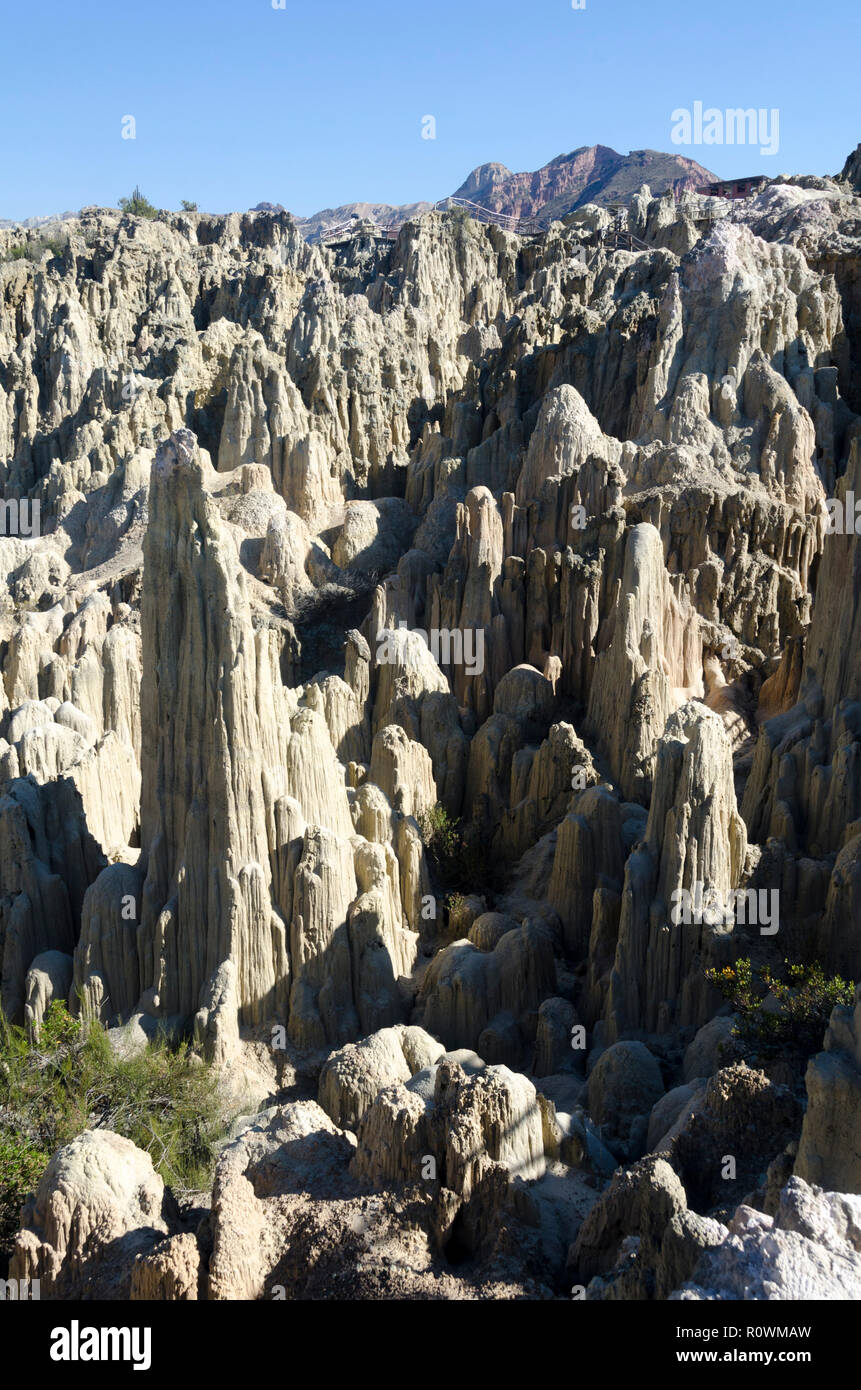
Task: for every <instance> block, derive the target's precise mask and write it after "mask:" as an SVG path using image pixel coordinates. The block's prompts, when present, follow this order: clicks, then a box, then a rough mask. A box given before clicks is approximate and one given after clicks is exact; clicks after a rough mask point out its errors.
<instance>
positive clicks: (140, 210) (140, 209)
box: [120, 186, 158, 221]
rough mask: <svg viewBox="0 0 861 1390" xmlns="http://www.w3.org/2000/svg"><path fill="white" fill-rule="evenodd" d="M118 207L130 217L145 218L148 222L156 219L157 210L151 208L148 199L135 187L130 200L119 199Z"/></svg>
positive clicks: (151, 205)
mask: <svg viewBox="0 0 861 1390" xmlns="http://www.w3.org/2000/svg"><path fill="white" fill-rule="evenodd" d="M120 207H121V208H122V210H123V212H128V213H130V214H131V216H132V217H146V218H148V219H149V220H150V221H152V220H153V219H154V218H156V217H158V208H157V207H154V206H153V204H152V203H151V202H150V200H149V198H145V197H144V195H143V193H141V191H140V189H139V188H138V187H137V186H135V188H134V190H133V192H132V195H131V197H130V198H120Z"/></svg>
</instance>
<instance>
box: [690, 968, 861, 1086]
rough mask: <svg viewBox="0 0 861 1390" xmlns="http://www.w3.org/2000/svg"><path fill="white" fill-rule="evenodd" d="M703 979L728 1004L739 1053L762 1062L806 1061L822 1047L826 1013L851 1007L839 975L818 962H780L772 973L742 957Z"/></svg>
mask: <svg viewBox="0 0 861 1390" xmlns="http://www.w3.org/2000/svg"><path fill="white" fill-rule="evenodd" d="M706 979H707V980H709V981H710V983H711V984H713V985H716V986H717V988H718V989H719V990H720V991H721V993H722V994H723V996H724V998H725V999H729V1000H730V1001H731V1003H732V1006H733V1008H734V1009H735V1012H736V1014H737V1016H738V1017H737V1022H736V1024H735V1027H734V1028H733V1037H734V1038H736V1039H737V1041H738V1043H739V1045H740V1047H741V1049H742V1050H743V1051H744V1053H745V1055H747V1056H750V1057H753V1058H756V1059H759V1060H761V1061H764V1062H767V1061H770V1060H772V1059H774V1058H776V1057H785V1058H786V1059H787V1060H788V1061H789V1062H790V1063H795V1064H801V1063H804V1062H806V1061H807V1059H808V1057H811V1056H812V1055H813V1053H814V1052H818V1051H819V1050H820V1048H821V1047H822V1039H823V1036H824V1033H825V1029H826V1027H827V1025H828V1020H829V1018H830V1016H831V1011H832V1010H833V1009H834V1008H835V1007H836V1006H837V1005H838V1004H851V1003H852V999H853V995H854V991H855V986H854V984H853V983H852V982H851V981H849V980H844V979H842V977H841V976H840V975H833V976H831V977H830V978H829V977H827V976H826V974H825V972H824V970H823V969H822V966H821V965H820V964H819V963H818V962H814V963H813V964H799V963H798V962H793V961H788V960H785V961H784V962H783V970H782V972H781V974H780V975H776V974H773V973H772V970H771V968H770V967H769V966H761V967H759V968H757V967H755V966H753V965H752V964H751V962H750V960H749V959H748V958H746V957H745V958H744V959H741V960H737V961H736V962H735V965H728V966H725V967H724V968H723V969H722V970H707V971H706ZM766 999H768V1001H769V1002H768V1005H767V1006H765V1007H764V1005H765V1001H766Z"/></svg>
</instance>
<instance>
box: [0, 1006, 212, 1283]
mask: <svg viewBox="0 0 861 1390" xmlns="http://www.w3.org/2000/svg"><path fill="white" fill-rule="evenodd" d="M226 1125H227V1120H226V1117H225V1116H224V1114H223V1111H222V1107H221V1104H220V1101H219V1094H218V1078H217V1074H216V1073H215V1071H214V1069H213V1068H212V1067H210V1066H207V1065H205V1064H204V1063H203V1062H201V1060H200V1058H199V1057H196V1056H195V1055H194V1054H193V1053H192V1052H191V1051H190V1050H189V1049H188V1047H187V1046H185V1045H183V1046H180V1047H178V1048H176V1049H171V1048H170V1047H169V1046H168V1045H167V1044H166V1043H164V1042H159V1043H155V1044H152V1045H150V1046H149V1047H147V1048H146V1049H145V1050H144V1051H142V1052H140V1053H138V1054H137V1055H134V1056H128V1057H119V1056H117V1054H116V1053H115V1051H114V1050H113V1048H112V1047H111V1044H110V1041H109V1039H108V1036H107V1033H106V1032H105V1030H104V1029H103V1028H101V1027H100V1026H99V1025H98V1024H91V1025H89V1026H86V1025H84V1024H82V1023H81V1022H80V1021H79V1020H78V1019H74V1018H72V1017H71V1016H70V1015H69V1013H68V1011H67V1010H66V1008H65V1006H64V1005H63V1004H61V1003H59V1002H57V1001H55V1002H54V1003H52V1004H51V1006H50V1008H49V1009H48V1012H47V1014H46V1016H45V1019H44V1021H43V1023H42V1027H41V1029H40V1031H39V1037H38V1039H30V1038H29V1037H28V1036H27V1033H26V1032H25V1031H24V1029H22V1028H16V1027H13V1026H12V1025H10V1024H9V1023H8V1022H7V1020H6V1019H5V1018H4V1017H3V1016H2V1014H0V1258H2V1256H3V1255H4V1253H8V1248H9V1243H10V1242H11V1237H12V1235H13V1234H14V1232H15V1230H16V1229H17V1226H18V1218H19V1209H20V1206H21V1202H22V1200H23V1197H24V1196H25V1195H26V1194H27V1193H28V1192H30V1191H32V1190H33V1189H34V1187H35V1186H36V1184H37V1182H38V1180H39V1178H40V1176H41V1174H42V1172H43V1170H44V1168H45V1166H46V1164H47V1163H48V1161H49V1159H50V1157H51V1155H52V1154H53V1153H54V1152H55V1151H56V1150H57V1149H58V1148H61V1147H62V1146H63V1145H64V1144H68V1143H69V1141H70V1140H72V1139H74V1138H75V1136H76V1135H78V1134H80V1133H81V1132H82V1131H83V1130H85V1129H111V1130H115V1131H116V1132H117V1133H118V1134H122V1135H125V1137H126V1138H127V1139H131V1140H132V1141H133V1143H135V1144H137V1146H138V1148H141V1149H145V1150H146V1152H147V1153H148V1154H150V1156H151V1158H152V1161H153V1163H154V1165H155V1167H156V1169H157V1170H158V1172H159V1173H160V1174H161V1176H162V1178H163V1179H164V1180H165V1182H167V1183H168V1184H170V1186H171V1187H173V1188H174V1190H176V1191H180V1192H182V1191H198V1190H200V1189H202V1188H205V1187H208V1186H209V1183H210V1181H211V1176H212V1170H213V1167H214V1161H215V1148H216V1144H217V1141H218V1139H219V1138H220V1137H221V1136H222V1135H223V1133H224V1132H225V1130H226ZM4 1244H5V1249H4Z"/></svg>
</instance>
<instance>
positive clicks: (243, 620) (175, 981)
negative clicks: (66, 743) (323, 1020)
mask: <svg viewBox="0 0 861 1390" xmlns="http://www.w3.org/2000/svg"><path fill="white" fill-rule="evenodd" d="M207 471H208V470H207V468H206V465H205V464H204V463H203V462H202V461H201V459H200V456H199V454H198V450H197V444H196V440H195V438H194V436H193V435H192V434H191V432H190V431H188V430H179V431H177V433H176V434H174V435H172V436H171V437H170V439H168V440H167V441H166V442H165V443H163V444H162V445H161V446H160V448H159V450H158V453H157V454H156V458H155V462H154V464H153V468H152V478H151V484H150V520H149V527H148V530H147V534H146V540H145V543H144V583H143V596H142V634H143V654H144V658H143V660H144V675H143V682H142V689H141V724H142V744H143V751H142V778H143V785H142V798H141V799H142V806H141V834H142V845H143V850H142V864H143V866H144V867H145V871H146V879H145V883H144V891H143V907H142V921H141V928H140V933H139V943H138V944H139V955H140V966H141V985H142V989H143V990H144V992H146V991H147V990H148V989H151V990H154V991H155V994H156V996H157V998H158V1004H157V1006H156V1007H157V1008H158V1009H159V1010H160V1011H161V1012H162V1013H167V1014H181V1015H184V1016H189V1015H193V1014H195V1013H196V1011H197V1010H198V1009H200V1008H201V1007H204V1008H206V1007H208V1005H209V1004H210V1003H211V1002H212V1000H213V998H216V997H217V998H218V1000H219V1018H220V1019H221V1020H229V1021H230V1026H232V1023H233V1019H234V1018H235V1021H236V1024H238V1021H239V1019H240V1018H242V1019H243V1020H247V1021H249V1022H254V1021H259V1020H260V1019H262V1018H265V1017H266V1015H267V1014H268V1013H270V1012H272V1011H273V1010H275V1009H276V1008H281V1007H283V1005H284V1002H285V999H286V986H287V946H286V929H285V924H284V922H283V920H282V918H281V916H280V914H279V913H278V912H277V911H276V910H275V908H274V907H273V906H272V900H271V870H270V862H269V847H268V843H267V833H266V828H267V807H266V793H265V786H266V783H267V779H268V777H271V773H272V770H273V769H275V768H277V766H278V765H280V764H283V761H284V759H283V749H282V748H281V746H280V738H281V735H280V732H279V731H280V729H282V728H283V727H284V725H283V723H282V722H281V721H280V720H279V715H278V711H277V710H276V707H275V702H276V700H277V694H278V692H277V691H274V690H273V687H272V683H271V681H270V680H269V679H268V678H267V676H266V667H265V662H264V661H262V660H261V659H260V657H261V653H259V652H258V650H257V638H256V636H255V631H254V626H253V623H252V615H251V610H250V606H249V602H248V598H247V596H246V590H245V577H244V573H243V571H242V568H241V566H240V563H239V558H238V555H237V553H236V550H235V547H234V546H233V543H232V541H231V539H230V537H229V534H228V532H227V529H226V527H225V526H224V525H223V523H222V521H221V518H220V516H219V513H218V510H217V506H216V504H215V502H214V501H213V499H212V498H211V497H210V496H208V495H207V492H206V490H205V481H206V479H205V473H206V472H207ZM287 727H288V728H289V726H287ZM228 960H230V961H232V962H233V964H234V966H235V973H234V972H231V973H232V984H231V986H230V987H231V988H232V989H233V990H234V991H235V996H236V997H235V1009H233V1010H231V1008H230V1006H229V1005H227V1006H226V1005H225V1000H224V989H225V987H226V986H225V982H224V980H223V979H221V978H220V977H219V979H218V980H217V979H216V977H217V976H218V972H219V969H220V967H222V966H223V965H224V964H225V962H227V961H228ZM201 1022H202V1023H203V1025H204V1027H203V1031H204V1033H205V1032H206V1020H205V1019H204V1020H202V1021H201ZM223 1026H228V1025H227V1024H224V1025H223ZM222 1031H223V1027H222Z"/></svg>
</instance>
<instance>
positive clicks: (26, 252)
mask: <svg viewBox="0 0 861 1390" xmlns="http://www.w3.org/2000/svg"><path fill="white" fill-rule="evenodd" d="M67 245H68V243H67V242H65V241H61V240H60V238H59V237H36V238H34V240H33V241H23V242H21V244H20V245H19V246H12V247H10V248H9V250H8V251H7V252H6V257H5V259H6V260H7V261H32V262H33V263H34V265H38V264H39V262H40V261H41V259H42V257H43V256H44V254H45V252H46V251H49V252H50V254H51V255H52V256H61V255H62V254H63V252H64V251H65V249H66V246H67Z"/></svg>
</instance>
